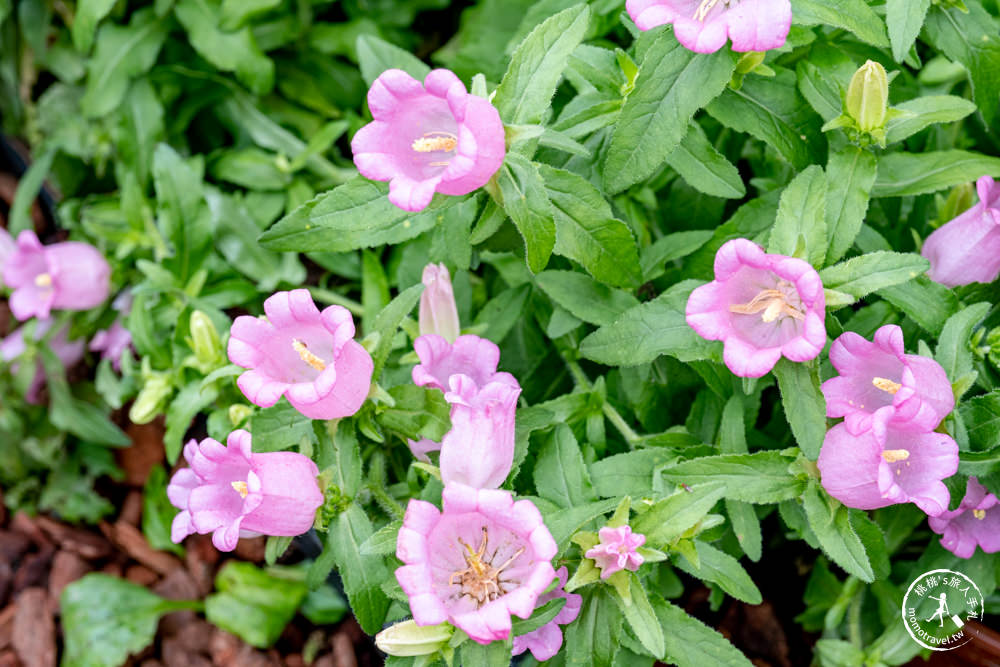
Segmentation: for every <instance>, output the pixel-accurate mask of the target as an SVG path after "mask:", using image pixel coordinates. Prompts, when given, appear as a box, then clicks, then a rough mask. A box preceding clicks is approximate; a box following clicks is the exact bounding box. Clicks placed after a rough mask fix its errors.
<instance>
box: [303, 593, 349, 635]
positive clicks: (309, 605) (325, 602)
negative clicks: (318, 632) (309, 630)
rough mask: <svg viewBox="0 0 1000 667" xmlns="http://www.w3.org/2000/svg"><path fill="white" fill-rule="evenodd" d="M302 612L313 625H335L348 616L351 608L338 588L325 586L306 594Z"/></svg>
mask: <svg viewBox="0 0 1000 667" xmlns="http://www.w3.org/2000/svg"><path fill="white" fill-rule="evenodd" d="M301 611H302V615H303V616H305V617H306V619H308V620H309V622H310V623H312V624H313V625H333V624H335V623H339V622H340V620H341V619H342V618H344V616H346V615H347V612H348V611H350V607H349V606H348V605H347V600H345V599H344V596H343V595H341V594H340V593H339V592H337V589H336V588H334V587H333V586H331V585H330V584H323V585H322V586H320V587H319V588H317V589H316V590H314V591H309V593H307V594H306V599H305V600H303V601H302V609H301Z"/></svg>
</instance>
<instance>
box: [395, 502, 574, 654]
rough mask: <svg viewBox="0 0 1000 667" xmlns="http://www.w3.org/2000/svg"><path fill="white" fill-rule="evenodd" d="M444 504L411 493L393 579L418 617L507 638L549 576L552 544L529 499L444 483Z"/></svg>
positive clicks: (475, 635)
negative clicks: (513, 619) (414, 497)
mask: <svg viewBox="0 0 1000 667" xmlns="http://www.w3.org/2000/svg"><path fill="white" fill-rule="evenodd" d="M442 500H443V511H439V510H438V509H437V508H436V507H435V506H434V505H432V504H431V503H428V502H424V501H422V500H411V501H410V504H409V506H408V507H407V508H406V516H405V517H404V518H403V526H402V528H400V529H399V536H398V538H397V541H396V556H397V557H398V558H399V559H400V560H401V561H403V563H404V565H403V566H402V567H400V568H398V569H397V570H396V579H397V580H398V581H399V584H400V586H402V587H403V591H405V592H406V595H407V597H408V598H409V600H410V610H411V611H412V612H413V619H414V621H416V623H417V625H437V624H439V623H443V622H445V621H448V622H450V623H451V624H452V625H455V626H456V627H458V628H461V629H462V630H464V631H465V632H466V633H467V634H468V635H469V637H471V638H472V639H473V640H474V641H476V642H479V643H480V644H488V643H490V642H491V641H494V640H498V639H499V640H503V639H507V637H509V636H510V631H511V620H510V617H511V614H514V615H516V616H519V617H521V618H528V617H529V616H531V614H532V612H533V611H534V610H535V606H536V604H537V602H538V596H539V595H541V594H542V593H543V592H544V591H545V589H546V588H548V586H549V584H550V583H552V579H553V578H554V577H555V574H556V573H555V570H553V568H552V563H551V561H552V558H553V557H554V556H555V555H556V552H557V547H556V543H555V540H554V539H552V534H551V533H549V530H548V528H546V527H545V524H544V523H543V522H542V515H541V513H540V512H539V511H538V508H537V507H535V505H534V504H533V503H532V502H531V501H529V500H519V501H517V502H514V499H513V497H512V496H511V494H510V492H508V491H499V490H495V489H484V490H477V489H473V488H470V487H467V486H464V485H462V484H449V485H448V486H446V487H445V488H444V492H443V494H442Z"/></svg>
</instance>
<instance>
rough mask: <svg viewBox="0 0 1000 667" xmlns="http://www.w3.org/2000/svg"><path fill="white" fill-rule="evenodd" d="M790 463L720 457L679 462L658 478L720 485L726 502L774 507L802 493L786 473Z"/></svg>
mask: <svg viewBox="0 0 1000 667" xmlns="http://www.w3.org/2000/svg"><path fill="white" fill-rule="evenodd" d="M790 464H791V460H790V459H788V458H787V457H785V456H783V455H781V454H779V453H778V452H766V451H765V452H757V453H755V454H724V455H721V456H704V457H701V458H696V459H691V460H689V461H682V462H680V463H677V464H675V465H672V466H669V467H667V468H666V469H665V470H664V471H663V473H662V475H663V478H664V479H666V480H667V481H669V482H674V483H677V484H680V483H684V484H688V485H690V486H694V485H695V484H705V483H709V482H724V483H725V484H726V492H725V497H726V498H732V499H733V500H742V501H744V502H748V503H754V504H766V503H776V502H780V501H782V500H788V499H789V498H795V497H796V496H798V495H799V494H800V493H802V488H803V483H802V481H801V480H800V479H798V478H796V477H794V476H793V475H792V473H791V472H789V470H788V466H789V465H790Z"/></svg>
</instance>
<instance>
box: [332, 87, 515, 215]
mask: <svg viewBox="0 0 1000 667" xmlns="http://www.w3.org/2000/svg"><path fill="white" fill-rule="evenodd" d="M368 108H369V109H371V112H372V118H373V119H374V120H373V121H372V122H371V123H369V124H368V125H365V126H364V127H362V128H361V129H360V130H358V132H357V134H355V135H354V139H353V140H352V141H351V150H352V151H353V152H354V164H355V165H357V167H358V171H360V172H361V174H362V175H364V176H365V177H366V178H370V179H372V180H374V181H389V201H391V202H392V203H393V204H395V205H396V206H398V207H399V208H401V209H403V210H406V211H420V210H423V209H424V208H425V207H426V206H427V205H428V204H430V203H431V198H432V197H433V196H434V193H435V192H440V193H442V194H446V195H464V194H468V193H470V192H472V191H473V190H476V189H478V188H480V187H482V186H483V185H485V184H486V182H487V181H489V180H490V178H492V176H493V174H495V173H496V172H497V170H498V169H500V165H501V164H503V159H504V155H505V154H506V146H505V144H504V128H503V122H502V121H501V120H500V114H499V113H498V112H497V110H496V109H495V108H494V107H493V105H492V104H490V103H489V102H488V101H487V100H485V99H483V98H481V97H477V96H475V95H470V94H469V93H468V92H467V91H466V89H465V85H464V84H463V83H462V82H461V81H459V79H458V77H457V76H455V75H454V73H452V72H450V71H449V70H446V69H436V70H434V71H432V72H431V73H430V74H428V75H427V77H426V78H425V79H424V83H423V85H421V83H420V82H419V81H417V80H416V79H414V78H413V77H412V76H410V75H409V74H407V73H406V72H403V71H402V70H398V69H390V70H386V71H385V72H383V73H382V74H381V75H380V76H379V77H378V79H376V80H375V82H374V83H373V84H372V87H371V90H369V91H368Z"/></svg>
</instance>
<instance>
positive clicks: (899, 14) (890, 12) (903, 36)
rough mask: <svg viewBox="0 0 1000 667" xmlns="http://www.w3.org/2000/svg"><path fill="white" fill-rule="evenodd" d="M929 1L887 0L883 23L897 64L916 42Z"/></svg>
mask: <svg viewBox="0 0 1000 667" xmlns="http://www.w3.org/2000/svg"><path fill="white" fill-rule="evenodd" d="M930 6H931V0H887V1H886V3H885V22H886V24H887V25H888V28H889V41H890V42H892V57H893V58H894V59H895V60H896V62H897V63H901V62H903V60H905V59H906V56H907V54H908V53H909V52H910V49H911V48H912V47H913V43H914V42H916V41H917V35H919V34H920V28H922V27H923V25H924V19H925V18H927V10H928V9H929V8H930Z"/></svg>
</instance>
